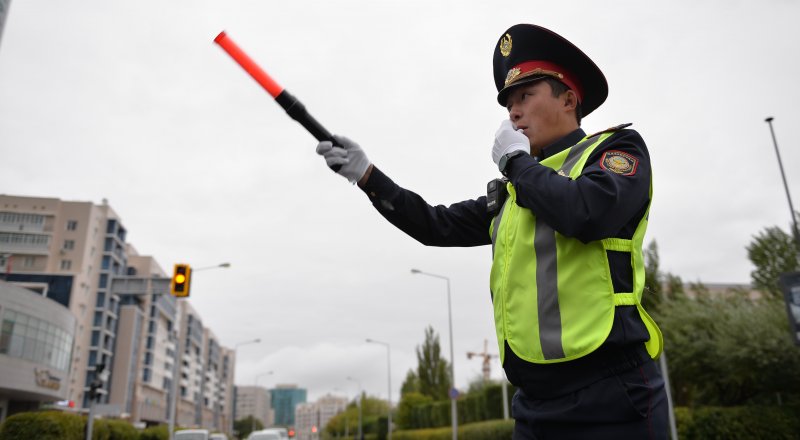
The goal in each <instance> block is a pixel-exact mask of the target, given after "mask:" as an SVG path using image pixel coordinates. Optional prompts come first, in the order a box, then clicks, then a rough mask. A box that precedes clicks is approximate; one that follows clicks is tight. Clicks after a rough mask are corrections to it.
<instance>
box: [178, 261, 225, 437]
mask: <svg viewBox="0 0 800 440" xmlns="http://www.w3.org/2000/svg"><path fill="white" fill-rule="evenodd" d="M220 267H222V268H229V267H231V263H220V264H217V265H215V266H207V267H201V268H198V269H194V270H193V271H192V272H197V271H199V270H207V269H216V268H220ZM180 300H181V298H176V302H175V304H176V306H177V304H178V302H179V301H180ZM176 309H177V307H176ZM177 310H179V309H177ZM176 313H180V311H178V312H176ZM178 321H179V320H178V317H177V316H176V317H175V323H176V326H175V327H176V329H175V334H176V335H177V339H178V346H177V347H176V350H177V352H176V353H175V358H174V361H173V366H172V387H171V388H172V390H171V394H172V399H171V402H170V403H169V440H173V439H174V438H175V417H176V412H177V411H178V373H179V371H180V370H179V369H178V364H179V363H180V362H182V359H183V352H184V350H185V348H184V347H183V344H182V342H183V338H182V337H181V331H180V327H181V326H180V325H179V324H180V323H179V322H178ZM231 427H233V425H231Z"/></svg>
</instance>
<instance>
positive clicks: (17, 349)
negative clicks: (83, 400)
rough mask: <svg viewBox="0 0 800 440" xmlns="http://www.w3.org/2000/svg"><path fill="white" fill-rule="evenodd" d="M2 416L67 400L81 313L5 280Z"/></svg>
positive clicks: (1, 294) (0, 339)
mask: <svg viewBox="0 0 800 440" xmlns="http://www.w3.org/2000/svg"><path fill="white" fill-rule="evenodd" d="M0 325H1V327H0V422H2V421H3V420H5V418H6V417H7V416H9V415H13V414H16V413H18V412H24V411H31V410H35V409H37V408H39V407H40V406H41V405H42V404H45V403H50V402H54V401H59V400H66V398H67V395H68V391H69V390H68V388H67V383H68V379H69V365H70V360H71V354H72V346H73V342H74V341H73V336H72V335H73V332H74V331H75V325H76V319H75V317H74V316H73V315H72V313H70V311H69V310H68V309H67V308H66V307H64V306H63V305H61V304H59V303H57V302H55V301H52V300H50V299H48V298H47V297H46V296H44V295H42V294H41V293H38V292H34V291H31V290H28V289H24V288H22V287H19V286H15V285H13V284H10V283H7V282H5V281H0Z"/></svg>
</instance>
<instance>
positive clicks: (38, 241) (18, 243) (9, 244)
mask: <svg viewBox="0 0 800 440" xmlns="http://www.w3.org/2000/svg"><path fill="white" fill-rule="evenodd" d="M0 252H3V253H14V254H29V255H31V254H32V255H48V254H49V253H50V236H49V235H44V234H26V233H17V232H0Z"/></svg>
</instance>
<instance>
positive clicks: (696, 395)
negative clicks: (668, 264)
mask: <svg viewBox="0 0 800 440" xmlns="http://www.w3.org/2000/svg"><path fill="white" fill-rule="evenodd" d="M704 290H705V293H704ZM695 292H696V295H693V296H694V298H689V297H687V296H682V297H679V298H677V299H675V300H670V301H665V302H664V304H663V305H662V309H661V312H660V319H659V325H660V327H661V330H662V331H663V333H664V343H665V350H666V351H667V353H668V354H669V373H670V381H671V383H672V387H673V396H674V398H675V402H676V405H690V406H691V405H722V406H731V405H743V404H763V403H771V402H774V401H775V396H776V393H778V392H780V393H781V394H782V395H783V396H784V398H785V400H786V401H793V400H794V401H796V400H797V399H798V398H800V377H798V375H797V374H796V371H798V369H800V350H797V349H796V347H794V346H793V344H792V339H791V338H790V335H789V334H788V332H787V331H786V328H787V322H786V320H787V317H786V311H785V309H784V306H783V303H782V301H778V300H775V299H772V298H769V297H767V298H761V299H757V300H753V299H750V298H749V297H748V295H747V292H745V291H730V292H727V293H726V294H723V295H717V296H711V295H710V294H708V292H707V289H704V288H703V287H702V286H701V285H697V286H695Z"/></svg>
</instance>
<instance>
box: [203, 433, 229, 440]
mask: <svg viewBox="0 0 800 440" xmlns="http://www.w3.org/2000/svg"><path fill="white" fill-rule="evenodd" d="M208 440H228V436H227V435H225V434H221V433H216V434H211V435H209V436H208Z"/></svg>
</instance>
